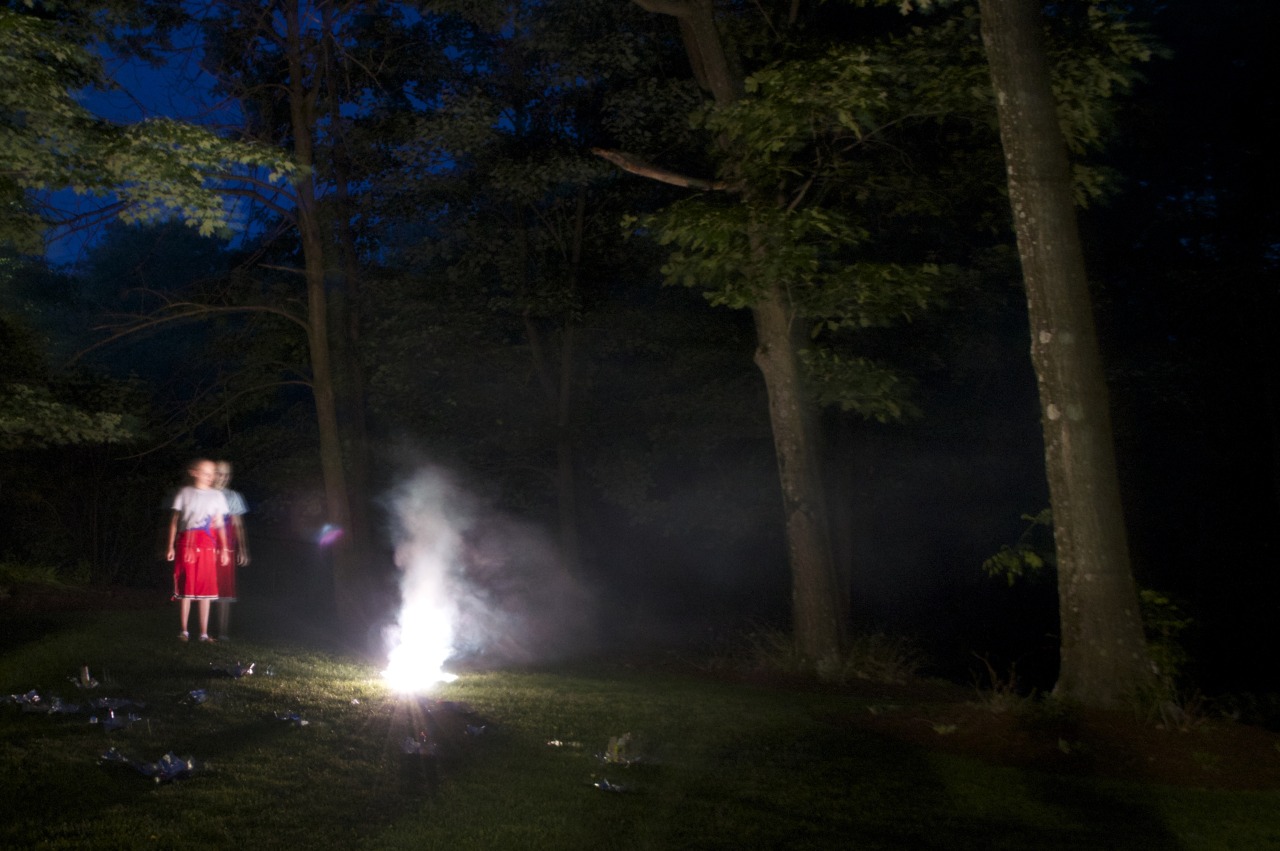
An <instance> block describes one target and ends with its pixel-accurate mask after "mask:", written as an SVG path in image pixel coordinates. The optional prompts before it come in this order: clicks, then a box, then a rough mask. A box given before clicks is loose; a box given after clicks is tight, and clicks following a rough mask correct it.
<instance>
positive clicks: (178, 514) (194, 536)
mask: <svg viewBox="0 0 1280 851" xmlns="http://www.w3.org/2000/svg"><path fill="white" fill-rule="evenodd" d="M215 472H216V470H215V468H214V465H213V462H212V461H209V460H207V459H205V458H201V459H199V460H197V461H193V462H192V464H191V466H190V467H188V468H187V474H188V475H190V476H191V485H189V486H187V487H185V488H183V489H182V490H180V491H178V495H177V496H176V497H174V500H173V517H172V519H170V521H169V552H168V555H167V558H168V560H169V561H171V562H173V563H174V564H173V596H175V597H177V598H178V599H179V600H180V601H181V603H180V605H179V617H180V618H181V620H182V632H180V633H178V640H179V641H186V640H187V638H188V634H187V621H188V620H189V619H190V617H191V601H192V600H196V601H198V602H199V604H200V640H201V641H212V639H211V638H209V606H210V604H211V603H212V602H213V600H214V599H216V598H217V596H218V567H217V565H218V562H219V561H221V563H222V564H226V563H227V561H228V559H229V553H228V552H227V533H226V529H224V528H223V518H224V517H226V516H227V514H228V513H229V511H228V509H227V498H226V497H225V496H223V494H222V491H220V490H217V489H216V488H214V487H213V479H214V475H215ZM179 531H181V533H182V534H181V537H179V535H178V533H179Z"/></svg>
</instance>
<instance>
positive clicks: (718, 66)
mask: <svg viewBox="0 0 1280 851" xmlns="http://www.w3.org/2000/svg"><path fill="white" fill-rule="evenodd" d="M635 2H636V3H637V4H638V5H639V6H640V7H642V8H644V9H647V10H649V11H651V12H663V13H666V14H670V15H674V16H675V17H676V18H677V19H678V20H679V23H680V32H681V35H682V36H683V38H684V43H685V49H686V51H687V52H688V54H689V63H690V65H691V66H692V68H693V71H694V75H695V77H697V79H698V82H699V84H701V85H702V86H703V87H704V88H706V89H707V90H708V91H710V92H711V94H712V95H713V96H714V97H715V100H716V102H717V103H718V104H721V105H727V104H730V103H733V102H734V101H735V100H737V99H738V98H740V97H741V96H742V93H743V81H742V78H741V74H740V73H738V72H737V71H736V70H735V67H736V66H735V63H734V61H733V59H732V58H731V57H730V56H729V54H728V52H727V51H726V50H725V44H724V40H723V39H722V37H721V35H720V31H719V28H718V26H717V25H716V20H715V6H714V4H713V3H712V0H635ZM725 153H726V154H727V155H729V156H732V152H731V151H726V152H725ZM750 201H751V194H750V193H749V192H747V193H744V196H743V203H750ZM752 244H753V249H752V250H753V252H754V253H755V254H757V255H760V254H761V253H762V252H763V251H765V250H766V249H765V248H764V247H763V244H762V241H761V240H759V239H755V238H753V239H752ZM761 261H762V262H761V263H760V264H759V267H763V266H764V265H765V264H764V263H763V257H761ZM757 283H758V287H759V290H760V296H759V297H758V299H757V301H756V303H755V304H753V305H752V307H751V312H752V315H753V317H754V319H755V325H756V342H757V349H756V364H757V365H758V366H759V367H760V371H761V372H762V373H763V375H764V381H765V389H766V391H767V394H768V397H769V421H770V425H771V428H772V430H773V444H774V450H775V453H776V455H777V460H778V475H779V479H780V483H781V486H782V504H783V512H784V518H785V522H786V535H787V552H788V555H789V558H790V562H791V595H792V596H791V607H792V624H793V629H794V632H795V640H796V648H797V649H798V650H799V651H800V653H801V654H803V655H804V656H805V657H807V658H809V659H811V660H814V661H818V660H822V659H827V658H830V657H831V656H833V655H835V654H837V653H839V652H840V651H841V650H842V649H843V648H844V645H845V639H846V632H847V630H846V622H845V621H846V619H845V605H844V595H843V594H842V593H841V590H840V588H839V583H838V580H837V570H836V564H835V557H834V555H833V553H832V549H831V534H830V520H829V517H828V515H827V505H826V496H825V493H824V491H823V482H822V475H821V472H820V468H819V464H818V457H817V456H818V451H817V450H818V447H819V446H820V438H819V433H818V430H817V428H816V423H815V421H814V418H813V417H812V416H811V415H810V410H809V403H808V400H807V399H806V394H805V391H804V388H803V383H802V381H801V377H800V369H799V364H798V362H797V358H796V341H795V336H794V329H793V327H792V322H791V309H790V305H789V304H788V301H787V298H786V294H785V293H784V292H783V290H782V288H781V287H780V286H779V285H778V282H777V281H773V280H768V281H758V282H757Z"/></svg>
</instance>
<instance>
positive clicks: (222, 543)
mask: <svg viewBox="0 0 1280 851" xmlns="http://www.w3.org/2000/svg"><path fill="white" fill-rule="evenodd" d="M214 522H215V523H217V524H218V525H216V526H214V527H213V528H215V529H217V530H218V561H220V562H222V563H223V564H227V563H228V562H229V561H231V556H230V555H228V554H227V528H226V526H224V525H223V524H222V520H221V519H220V518H219V517H218V516H217V515H214Z"/></svg>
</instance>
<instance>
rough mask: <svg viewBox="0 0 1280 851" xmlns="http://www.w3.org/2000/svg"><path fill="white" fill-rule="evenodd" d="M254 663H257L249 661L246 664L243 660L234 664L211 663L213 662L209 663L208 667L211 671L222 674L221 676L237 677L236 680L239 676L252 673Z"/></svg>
mask: <svg viewBox="0 0 1280 851" xmlns="http://www.w3.org/2000/svg"><path fill="white" fill-rule="evenodd" d="M255 664H257V663H256V662H250V663H249V664H247V665H246V664H244V663H243V662H236V663H235V664H234V665H213V664H210V665H209V667H210V669H212V671H213V672H214V673H215V674H222V675H223V676H227V677H232V678H234V679H237V680H238V679H240V678H241V677H247V676H249V675H250V674H252V673H253V666H254V665H255Z"/></svg>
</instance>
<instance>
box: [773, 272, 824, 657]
mask: <svg viewBox="0 0 1280 851" xmlns="http://www.w3.org/2000/svg"><path fill="white" fill-rule="evenodd" d="M751 313H752V316H753V317H754V318H755V325H756V344H757V347H756V357H755V360H756V365H757V366H758V367H760V372H761V373H762V374H763V375H764V383H765V389H766V391H767V394H768V397H769V422H770V425H771V426H772V430H773V447H774V453H775V455H776V456H777V460H778V478H779V481H780V483H781V485H782V507H783V516H784V518H785V520H786V530H787V554H788V556H789V558H790V561H791V610H792V620H793V628H794V630H795V639H796V647H797V648H798V649H799V650H800V652H801V653H803V654H804V655H805V656H806V657H807V658H809V659H812V660H815V661H816V660H822V659H829V658H831V657H833V656H836V655H837V654H839V652H840V650H841V649H842V648H843V647H844V644H845V638H846V635H845V633H846V629H845V618H844V606H843V605H841V603H842V601H843V595H842V594H841V591H840V587H839V582H838V580H837V571H836V563H835V557H834V555H833V553H832V549H831V535H830V522H829V519H828V516H827V504H826V494H825V491H824V485H823V481H822V475H821V472H820V468H819V465H818V462H817V447H818V443H817V440H818V438H817V431H816V429H815V424H814V418H813V417H812V416H811V415H810V411H809V405H808V402H807V400H806V398H805V395H804V390H803V382H802V381H801V376H800V368H799V364H798V363H797V361H796V352H795V338H794V331H793V328H792V322H791V316H790V309H789V307H788V305H787V303H786V297H785V295H784V294H783V292H782V290H781V288H780V287H779V286H777V285H776V284H772V285H770V286H769V287H768V289H767V290H766V292H765V293H763V294H762V295H761V296H760V298H759V300H758V302H757V303H756V305H755V306H754V307H752V309H751Z"/></svg>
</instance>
